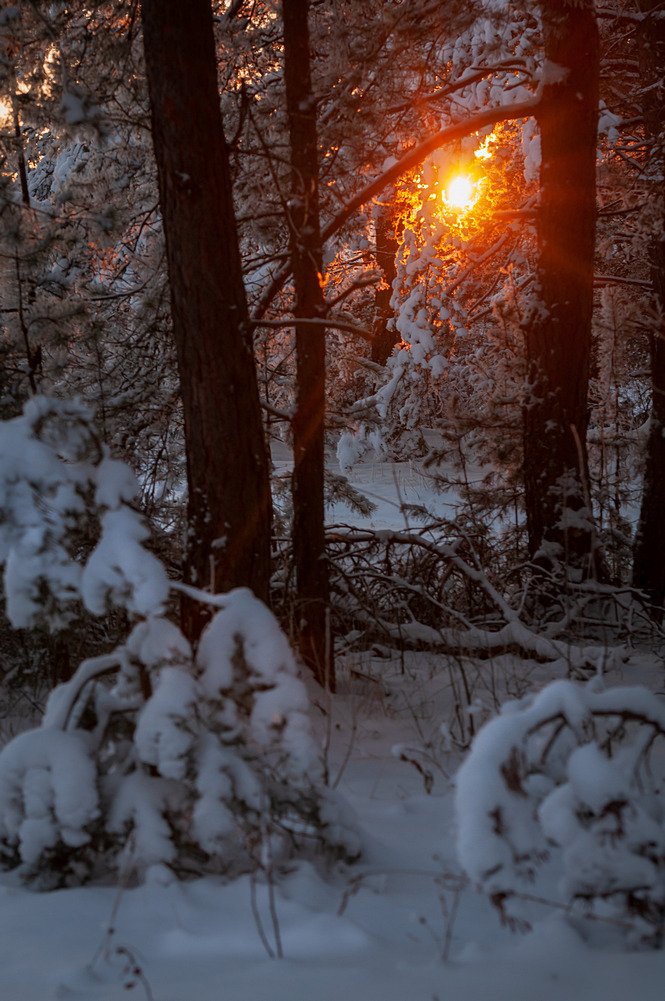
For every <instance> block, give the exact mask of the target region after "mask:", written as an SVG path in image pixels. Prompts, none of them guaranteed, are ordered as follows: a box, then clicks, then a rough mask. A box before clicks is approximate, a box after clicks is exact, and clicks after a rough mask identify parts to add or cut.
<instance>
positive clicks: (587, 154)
mask: <svg viewBox="0 0 665 1001" xmlns="http://www.w3.org/2000/svg"><path fill="white" fill-rule="evenodd" d="M542 12H543V38H544V46H545V60H546V62H545V74H546V76H545V80H544V86H543V95H542V101H541V105H540V108H539V109H538V111H537V119H538V124H539V127H540V135H541V151H542V164H541V174H540V210H539V219H538V243H539V247H538V249H539V263H538V272H537V283H538V300H537V302H536V303H534V309H533V314H532V316H531V318H530V321H529V323H528V325H527V327H526V331H525V334H526V353H527V372H528V380H529V384H530V386H529V397H528V399H527V403H526V406H525V412H524V478H525V493H526V515H527V526H528V532H529V548H530V552H531V555H532V557H535V558H539V559H541V560H543V561H544V562H545V563H549V562H551V560H552V559H553V558H554V559H555V560H562V561H563V562H565V563H567V564H568V565H569V566H572V567H575V568H576V570H577V571H578V572H579V573H581V574H583V575H587V574H589V573H591V572H592V571H593V568H594V565H595V562H596V554H595V552H594V542H593V531H592V528H591V523H590V513H589V512H588V510H587V498H588V489H587V488H588V466H587V452H586V432H587V423H588V401H587V392H588V383H589V365H590V354H591V315H592V308H593V267H594V242H595V225H596V135H597V121H598V60H599V41H598V30H597V25H596V18H595V12H594V9H593V4H592V3H591V2H590V0H587V2H585V3H580V2H579V0H546V2H545V3H544V4H543V6H542ZM562 516H563V518H564V521H563V522H562V520H561V519H562Z"/></svg>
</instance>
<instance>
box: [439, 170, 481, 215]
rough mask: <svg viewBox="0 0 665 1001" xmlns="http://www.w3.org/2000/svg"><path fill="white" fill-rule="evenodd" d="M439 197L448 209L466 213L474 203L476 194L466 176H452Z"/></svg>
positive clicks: (474, 187) (472, 182) (474, 186)
mask: <svg viewBox="0 0 665 1001" xmlns="http://www.w3.org/2000/svg"><path fill="white" fill-rule="evenodd" d="M441 197H442V198H443V200H444V201H445V202H446V204H447V205H448V207H449V208H451V209H455V210H456V211H457V212H466V211H467V209H470V208H471V206H472V205H473V204H474V202H475V201H476V199H477V197H478V192H477V191H476V184H475V183H474V181H473V180H472V179H471V177H469V175H468V174H454V175H453V176H452V177H451V178H450V179H449V180H448V182H447V184H446V186H445V188H444V189H443V191H442V192H441Z"/></svg>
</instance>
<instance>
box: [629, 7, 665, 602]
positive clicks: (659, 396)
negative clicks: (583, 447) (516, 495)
mask: <svg viewBox="0 0 665 1001" xmlns="http://www.w3.org/2000/svg"><path fill="white" fill-rule="evenodd" d="M639 6H640V8H641V9H642V11H643V12H644V13H645V14H646V17H645V19H644V21H643V23H642V25H641V29H640V39H639V42H640V44H639V49H638V51H639V60H640V70H641V73H642V81H643V85H644V91H643V96H642V102H643V105H642V107H643V114H644V123H645V126H646V132H647V136H648V138H650V139H651V140H652V142H653V147H652V153H651V157H650V164H649V166H650V170H649V174H650V175H651V176H652V177H653V178H654V182H653V187H654V194H655V196H656V197H655V198H654V199H653V200H652V202H651V204H652V207H654V208H655V207H656V206H657V211H656V212H655V224H654V232H653V235H652V237H651V242H650V246H649V256H650V259H651V275H652V280H653V288H654V299H655V303H654V305H655V310H654V326H653V330H652V332H651V335H650V352H651V384H652V403H651V418H650V424H649V440H648V444H647V454H646V463H645V468H644V486H643V494H642V508H641V510H640V520H639V523H638V526H637V536H636V539H635V558H634V563H633V584H634V586H635V587H638V588H640V589H641V590H643V591H645V592H646V594H647V595H648V596H649V599H650V600H651V601H652V602H653V604H654V605H655V606H656V607H657V608H658V609H659V610H661V611H660V612H659V617H660V616H662V607H663V602H664V601H665V235H664V229H663V227H664V224H665V182H664V181H663V170H664V169H665V158H664V156H663V121H662V116H663V97H664V96H665V20H664V19H663V17H662V4H661V2H660V0H641V3H640V4H639Z"/></svg>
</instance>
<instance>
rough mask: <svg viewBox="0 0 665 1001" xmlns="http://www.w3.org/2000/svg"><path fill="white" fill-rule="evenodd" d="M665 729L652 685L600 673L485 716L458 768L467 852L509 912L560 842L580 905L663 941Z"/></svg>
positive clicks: (486, 887) (570, 894)
mask: <svg viewBox="0 0 665 1001" xmlns="http://www.w3.org/2000/svg"><path fill="white" fill-rule="evenodd" d="M664 736H665V707H663V705H662V703H661V702H660V701H659V700H658V698H657V697H656V696H654V695H653V694H652V693H651V692H649V691H648V690H647V689H645V688H641V687H619V688H609V689H603V688H602V687H601V686H600V685H599V684H598V683H596V682H591V683H589V684H587V685H581V684H576V683H574V682H569V681H558V682H554V683H552V684H550V685H548V686H547V687H546V688H544V689H543V690H542V691H541V692H539V693H538V694H537V695H530V696H528V697H526V698H524V699H522V700H521V701H519V702H515V703H510V704H508V705H506V706H504V708H503V711H502V712H501V714H500V715H499V716H498V717H496V718H495V719H493V720H491V721H490V722H489V723H487V724H486V725H485V727H484V728H483V729H482V730H481V731H480V733H479V734H478V736H477V737H476V739H475V741H474V743H473V746H472V748H471V751H470V753H469V756H468V758H467V760H466V761H465V762H464V764H463V765H462V767H461V768H460V770H459V772H458V775H457V792H456V807H457V816H458V830H459V838H458V854H459V858H460V861H461V863H462V865H463V866H464V868H465V870H466V872H467V874H468V875H469V876H470V877H471V878H472V879H473V880H474V882H475V883H476V884H477V885H478V886H479V887H480V888H481V889H482V890H483V891H484V892H486V893H487V894H488V895H489V897H490V899H491V900H492V903H493V904H494V905H495V906H496V907H497V908H498V909H499V911H500V913H501V916H502V919H503V920H506V921H508V922H509V923H511V921H512V922H514V921H515V918H514V915H513V914H511V898H513V899H519V898H520V896H523V895H527V896H528V895H529V894H530V893H533V887H532V883H533V880H534V878H535V875H536V872H537V871H538V869H539V867H540V866H542V865H543V863H545V862H546V860H547V859H548V857H549V856H550V853H551V850H552V849H553V848H558V849H560V852H561V858H562V862H563V876H562V878H561V884H560V888H561V890H562V892H563V894H564V895H565V897H566V900H567V901H568V902H569V903H570V904H571V906H572V905H573V904H574V903H576V902H577V903H578V904H580V905H582V906H583V907H584V908H586V909H589V910H591V909H593V912H594V913H595V914H596V916H604V917H609V918H610V919H612V920H613V921H614V922H615V923H616V922H618V923H619V924H621V923H622V922H624V923H625V927H626V928H627V929H628V939H629V941H631V942H632V943H633V944H639V945H651V946H660V945H662V941H663V931H664V926H665V803H664V801H663V798H664V794H665V761H664V759H663V747H662V746H661V745H662V738H663V737H664ZM515 923H519V922H515Z"/></svg>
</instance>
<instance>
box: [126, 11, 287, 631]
mask: <svg viewBox="0 0 665 1001" xmlns="http://www.w3.org/2000/svg"><path fill="white" fill-rule="evenodd" d="M142 16H143V37H144V48H145V59H146V72H147V80H148V89H149V94H150V106H151V115H152V133H153V144H154V149H155V158H156V161H157V173H158V179H159V196H160V205H161V212H162V220H163V225H164V234H165V238H166V253H167V262H168V271H169V281H170V287H171V311H172V317H173V332H174V337H175V342H176V347H177V354H178V369H179V375H180V386H181V393H182V403H183V410H184V420H185V447H186V453H187V485H188V491H189V499H188V509H187V516H188V539H187V555H186V573H187V577H188V579H189V580H190V581H191V582H192V583H193V584H196V585H197V586H198V587H203V588H209V589H210V590H211V591H213V592H217V591H224V590H227V589H228V588H231V587H236V586H238V585H246V586H248V587H251V588H252V589H253V590H254V592H255V593H256V594H257V595H258V596H259V597H260V598H262V599H263V600H266V599H267V598H268V592H269V573H270V529H271V503H270V483H269V472H268V457H267V452H266V446H265V440H264V436H263V429H262V424H261V410H260V404H259V393H258V385H257V379H256V370H255V364H254V356H253V348H252V338H251V335H250V332H249V325H248V316H247V303H246V299H245V289H244V285H243V280H242V269H241V261H240V253H239V249H238V236H237V230H236V221H235V213H234V208H233V196H232V188H231V176H230V172H229V162H228V152H227V148H226V144H225V140H224V133H223V128H222V118H221V112H220V107H219V91H218V84H217V64H216V55H215V43H214V35H213V20H212V11H211V7H210V0H190V2H189V3H187V5H186V7H183V4H182V3H181V2H180V0H143V3H142ZM182 619H183V627H184V629H185V632H186V633H187V635H188V636H189V637H190V638H192V639H195V638H196V637H197V636H198V634H199V632H200V630H201V627H202V625H203V623H204V621H205V616H204V614H203V612H202V610H201V608H200V606H199V605H197V604H196V603H193V602H190V601H186V602H184V603H183V610H182Z"/></svg>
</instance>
